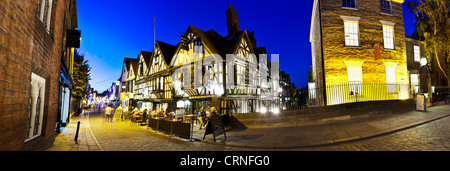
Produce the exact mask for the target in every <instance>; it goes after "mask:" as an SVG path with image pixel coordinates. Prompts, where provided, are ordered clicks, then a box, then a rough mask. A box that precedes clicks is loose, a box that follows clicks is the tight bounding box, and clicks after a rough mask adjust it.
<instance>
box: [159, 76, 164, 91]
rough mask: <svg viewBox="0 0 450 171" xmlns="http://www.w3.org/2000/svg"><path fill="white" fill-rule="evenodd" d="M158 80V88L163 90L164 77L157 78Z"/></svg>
mask: <svg viewBox="0 0 450 171" xmlns="http://www.w3.org/2000/svg"><path fill="white" fill-rule="evenodd" d="M159 81H160V83H161V84H160V85H159V90H164V78H163V77H161V78H160V79H159Z"/></svg>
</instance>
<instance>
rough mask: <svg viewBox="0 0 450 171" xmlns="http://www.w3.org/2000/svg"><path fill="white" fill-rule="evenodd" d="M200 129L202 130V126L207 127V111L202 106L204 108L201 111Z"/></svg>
mask: <svg viewBox="0 0 450 171" xmlns="http://www.w3.org/2000/svg"><path fill="white" fill-rule="evenodd" d="M199 113H200V128H199V129H202V126H205V125H206V111H205V108H204V107H203V106H202V108H201V109H200V112H199Z"/></svg>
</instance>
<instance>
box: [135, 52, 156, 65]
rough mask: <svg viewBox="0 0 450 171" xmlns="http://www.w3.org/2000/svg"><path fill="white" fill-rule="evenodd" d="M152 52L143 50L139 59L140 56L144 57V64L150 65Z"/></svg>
mask: <svg viewBox="0 0 450 171" xmlns="http://www.w3.org/2000/svg"><path fill="white" fill-rule="evenodd" d="M152 54H153V53H152V52H147V51H143V50H141V52H140V53H139V55H138V58H139V56H140V55H142V57H143V58H144V62H145V64H146V65H148V63H149V62H150V58H151V57H152Z"/></svg>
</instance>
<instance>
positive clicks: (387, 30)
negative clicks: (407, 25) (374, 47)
mask: <svg viewBox="0 0 450 171" xmlns="http://www.w3.org/2000/svg"><path fill="white" fill-rule="evenodd" d="M383 38H384V48H385V49H394V27H393V26H387V25H383Z"/></svg>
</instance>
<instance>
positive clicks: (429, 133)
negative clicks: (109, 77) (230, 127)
mask: <svg viewBox="0 0 450 171" xmlns="http://www.w3.org/2000/svg"><path fill="white" fill-rule="evenodd" d="M88 113H89V114H90V115H89V117H84V116H83V115H81V116H78V117H74V118H73V119H72V122H71V124H69V126H68V127H67V128H65V129H64V130H63V133H61V134H60V135H58V136H57V138H56V140H55V144H54V146H53V147H52V148H50V149H48V151H428V150H432V151H435V150H436V151H441V150H442V151H450V143H448V142H450V131H448V130H450V117H445V118H442V119H439V120H436V121H432V122H429V123H426V124H423V125H420V126H417V127H413V128H410V129H406V130H403V131H399V132H396V133H392V134H388V135H384V136H379V137H376V138H370V139H365V140H359V141H354V142H350V143H342V144H339V145H332V146H323V147H313V148H296V149H268V148H241V147H232V146H225V145H222V144H215V143H206V142H201V141H194V142H190V141H189V140H187V139H183V138H178V137H170V136H168V135H166V134H164V133H159V132H157V131H154V130H151V129H148V128H147V127H145V126H137V125H130V122H114V123H106V122H105V120H104V117H103V115H99V114H97V113H96V112H88ZM77 120H81V122H82V124H81V127H80V136H79V137H80V138H79V141H78V142H79V144H75V143H74V141H73V137H74V132H75V131H74V130H76V124H75V123H76V121H77ZM74 125H75V128H71V127H74Z"/></svg>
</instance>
